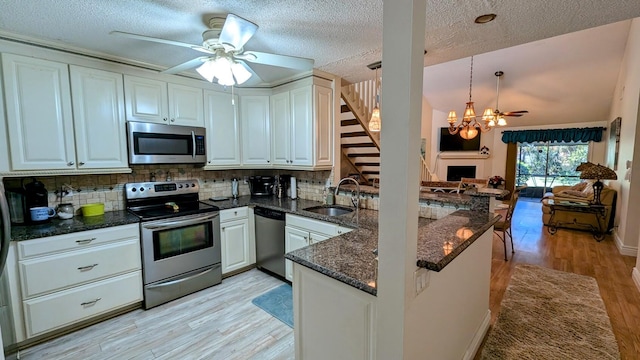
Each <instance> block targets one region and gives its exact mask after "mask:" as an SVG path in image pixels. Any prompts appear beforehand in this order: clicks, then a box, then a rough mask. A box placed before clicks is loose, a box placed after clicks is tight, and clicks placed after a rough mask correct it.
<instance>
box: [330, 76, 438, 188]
mask: <svg viewBox="0 0 640 360" xmlns="http://www.w3.org/2000/svg"><path fill="white" fill-rule="evenodd" d="M379 83H380V82H378V84H379ZM376 93H377V92H376V89H375V81H374V80H369V81H363V82H360V83H357V84H351V85H347V86H343V87H342V91H341V101H340V105H341V106H340V147H341V149H342V154H343V157H342V159H343V161H344V160H346V161H347V162H348V163H349V164H350V165H351V169H352V171H350V172H349V174H348V175H347V176H351V177H356V178H357V179H359V182H360V183H361V184H365V185H375V183H379V182H380V133H374V132H370V131H369V127H368V123H369V119H371V111H372V110H373V108H374V106H375V94H376ZM382 122H383V124H382V125H383V127H384V119H383V120H382ZM418 156H419V157H420V163H419V166H420V180H421V181H437V180H436V179H433V177H434V176H435V175H434V174H433V173H432V172H431V171H430V170H429V167H428V166H427V164H426V162H425V160H424V158H423V157H422V156H420V155H418Z"/></svg>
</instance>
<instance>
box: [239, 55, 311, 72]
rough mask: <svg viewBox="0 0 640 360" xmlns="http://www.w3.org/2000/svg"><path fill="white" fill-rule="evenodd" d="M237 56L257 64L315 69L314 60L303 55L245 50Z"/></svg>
mask: <svg viewBox="0 0 640 360" xmlns="http://www.w3.org/2000/svg"><path fill="white" fill-rule="evenodd" d="M235 57H236V58H238V59H242V60H246V61H249V62H252V63H256V64H264V65H271V66H279V67H284V68H290V69H296V70H311V69H313V60H311V59H306V58H301V57H294V56H287V55H276V54H269V53H264V52H259V51H245V52H244V53H242V54H239V55H235Z"/></svg>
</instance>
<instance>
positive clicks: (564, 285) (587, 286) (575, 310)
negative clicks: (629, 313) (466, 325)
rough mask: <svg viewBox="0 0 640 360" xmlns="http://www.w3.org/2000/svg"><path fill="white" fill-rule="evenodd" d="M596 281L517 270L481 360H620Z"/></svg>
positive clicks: (537, 270)
mask: <svg viewBox="0 0 640 360" xmlns="http://www.w3.org/2000/svg"><path fill="white" fill-rule="evenodd" d="M619 358H620V352H619V350H618V344H617V343H616V339H615V337H614V335H613V331H612V329H611V322H610V320H609V316H608V315H607V311H606V309H605V307H604V303H603V302H602V298H601V297H600V292H599V290H598V284H597V283H596V280H595V279H594V278H592V277H588V276H583V275H577V274H571V273H567V272H563V271H556V270H550V269H545V268H541V267H538V266H533V265H517V266H516V268H515V271H514V273H513V276H512V277H511V281H510V283H509V287H508V288H507V291H506V293H505V296H504V299H503V300H502V305H501V307H500V313H499V314H498V318H497V320H496V323H495V324H494V325H493V327H492V328H491V330H490V332H489V337H488V338H487V341H486V343H485V345H484V348H483V351H482V359H496V360H498V359H500V360H504V359H518V360H522V359H554V360H555V359H579V360H590V359H598V360H603V359H619Z"/></svg>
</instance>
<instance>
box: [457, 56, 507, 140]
mask: <svg viewBox="0 0 640 360" xmlns="http://www.w3.org/2000/svg"><path fill="white" fill-rule="evenodd" d="M472 83H473V56H472V57H471V71H470V74H469V101H468V102H467V106H466V107H465V109H464V115H463V116H462V121H461V122H460V124H458V125H456V122H457V121H458V117H457V116H456V112H455V111H454V110H451V111H449V116H448V117H447V121H448V122H449V133H451V134H452V135H455V134H458V133H459V134H460V137H462V138H463V139H465V140H471V139H473V138H475V137H476V136H478V133H479V132H480V131H482V132H486V131H489V130H491V129H493V127H495V126H496V119H495V114H494V112H493V109H491V108H486V109H485V110H484V112H483V113H482V121H483V122H484V124H481V123H480V122H479V121H478V119H477V116H476V111H475V109H474V108H473V101H471V85H472ZM503 121H504V120H503Z"/></svg>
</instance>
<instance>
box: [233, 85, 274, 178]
mask: <svg viewBox="0 0 640 360" xmlns="http://www.w3.org/2000/svg"><path fill="white" fill-rule="evenodd" d="M240 104H241V105H240V117H241V119H242V163H243V164H244V165H261V166H263V167H264V166H265V165H270V164H271V138H270V136H271V134H270V131H269V96H260V95H253V96H243V97H242V98H240Z"/></svg>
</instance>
